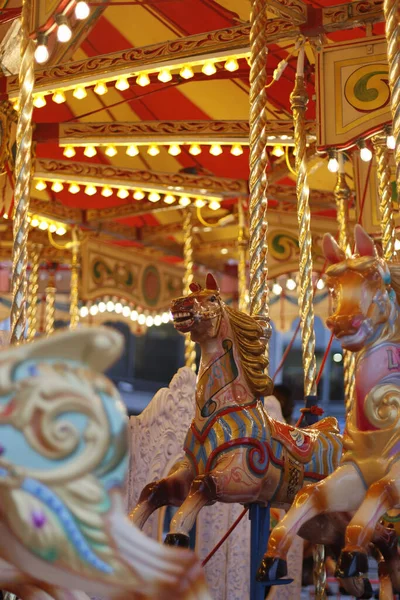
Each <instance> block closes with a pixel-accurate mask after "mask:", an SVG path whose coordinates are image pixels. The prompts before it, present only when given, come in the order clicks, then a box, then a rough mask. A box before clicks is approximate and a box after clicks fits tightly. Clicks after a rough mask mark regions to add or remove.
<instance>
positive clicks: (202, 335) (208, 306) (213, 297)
mask: <svg viewBox="0 0 400 600" xmlns="http://www.w3.org/2000/svg"><path fill="white" fill-rule="evenodd" d="M189 288H190V292H191V293H190V294H189V295H187V296H182V297H181V298H177V299H176V300H173V302H172V303H171V313H172V318H173V323H174V326H175V329H177V331H179V332H181V333H190V335H191V338H192V340H193V341H194V342H201V341H202V340H204V339H206V338H208V339H209V338H214V337H216V335H217V334H218V330H219V326H220V322H221V317H222V313H223V306H224V303H223V301H222V299H221V296H220V292H219V287H218V284H217V282H216V281H215V279H214V277H213V276H212V275H211V274H210V273H209V274H208V275H207V279H206V287H205V289H203V288H202V287H201V285H200V284H198V283H191V284H190V286H189Z"/></svg>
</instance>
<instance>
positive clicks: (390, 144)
mask: <svg viewBox="0 0 400 600" xmlns="http://www.w3.org/2000/svg"><path fill="white" fill-rule="evenodd" d="M386 145H387V147H388V148H389V150H394V149H395V148H396V140H395V137H394V135H388V136H387V138H386Z"/></svg>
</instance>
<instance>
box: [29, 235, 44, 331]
mask: <svg viewBox="0 0 400 600" xmlns="http://www.w3.org/2000/svg"><path fill="white" fill-rule="evenodd" d="M42 249H43V246H41V245H40V244H35V245H34V246H32V251H31V274H30V277H29V289H28V308H27V321H28V329H27V334H26V337H27V340H28V342H31V341H32V340H34V339H35V336H36V333H37V305H38V291H39V269H40V256H41V254H42Z"/></svg>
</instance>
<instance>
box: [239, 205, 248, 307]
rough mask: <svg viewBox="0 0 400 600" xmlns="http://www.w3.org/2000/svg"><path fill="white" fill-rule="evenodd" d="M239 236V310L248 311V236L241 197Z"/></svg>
mask: <svg viewBox="0 0 400 600" xmlns="http://www.w3.org/2000/svg"><path fill="white" fill-rule="evenodd" d="M238 208H239V237H238V249H239V261H238V284H239V310H241V311H243V312H247V308H248V307H247V304H248V294H249V292H248V289H247V273H246V262H247V237H246V223H245V218H244V210H243V200H242V199H241V198H239V204H238Z"/></svg>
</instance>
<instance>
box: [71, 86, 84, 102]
mask: <svg viewBox="0 0 400 600" xmlns="http://www.w3.org/2000/svg"><path fill="white" fill-rule="evenodd" d="M72 95H73V96H74V98H77V99H78V100H83V99H84V98H86V96H87V91H86V88H84V87H83V85H78V87H76V88H75V89H74V91H73V92H72Z"/></svg>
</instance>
